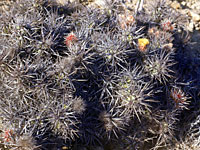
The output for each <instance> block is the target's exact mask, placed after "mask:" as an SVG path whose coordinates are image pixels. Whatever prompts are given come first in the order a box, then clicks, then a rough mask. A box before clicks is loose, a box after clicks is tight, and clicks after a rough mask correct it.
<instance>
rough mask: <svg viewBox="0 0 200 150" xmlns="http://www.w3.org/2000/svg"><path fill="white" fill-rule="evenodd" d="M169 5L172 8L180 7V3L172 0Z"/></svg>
mask: <svg viewBox="0 0 200 150" xmlns="http://www.w3.org/2000/svg"><path fill="white" fill-rule="evenodd" d="M171 7H172V8H174V9H180V8H181V5H180V3H179V2H177V1H173V2H172V3H171Z"/></svg>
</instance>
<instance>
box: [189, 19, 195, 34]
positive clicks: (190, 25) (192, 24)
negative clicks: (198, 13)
mask: <svg viewBox="0 0 200 150" xmlns="http://www.w3.org/2000/svg"><path fill="white" fill-rule="evenodd" d="M193 29H194V23H193V22H192V21H191V22H190V24H189V25H188V30H189V31H190V32H193Z"/></svg>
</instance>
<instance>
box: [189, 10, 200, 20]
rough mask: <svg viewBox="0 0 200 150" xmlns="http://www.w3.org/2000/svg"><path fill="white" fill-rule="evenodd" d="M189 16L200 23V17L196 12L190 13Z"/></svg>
mask: <svg viewBox="0 0 200 150" xmlns="http://www.w3.org/2000/svg"><path fill="white" fill-rule="evenodd" d="M189 16H191V17H192V20H193V21H194V22H198V21H200V15H199V14H197V13H195V12H193V11H190V12H189Z"/></svg>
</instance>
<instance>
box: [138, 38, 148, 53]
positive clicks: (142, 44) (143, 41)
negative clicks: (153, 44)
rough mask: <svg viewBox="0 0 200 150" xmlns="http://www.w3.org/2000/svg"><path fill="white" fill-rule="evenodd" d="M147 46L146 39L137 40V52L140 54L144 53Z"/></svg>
mask: <svg viewBox="0 0 200 150" xmlns="http://www.w3.org/2000/svg"><path fill="white" fill-rule="evenodd" d="M148 44H149V40H148V39H146V38H140V39H138V46H139V50H140V51H142V52H145V51H146V46H147V45H148Z"/></svg>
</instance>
